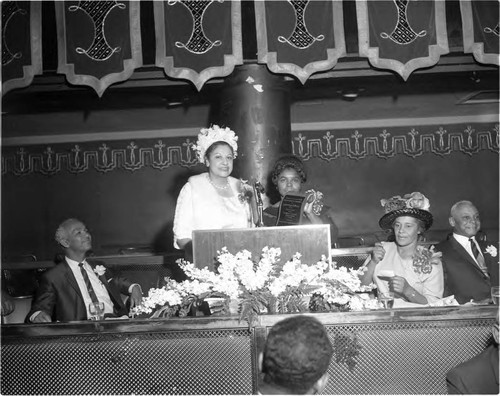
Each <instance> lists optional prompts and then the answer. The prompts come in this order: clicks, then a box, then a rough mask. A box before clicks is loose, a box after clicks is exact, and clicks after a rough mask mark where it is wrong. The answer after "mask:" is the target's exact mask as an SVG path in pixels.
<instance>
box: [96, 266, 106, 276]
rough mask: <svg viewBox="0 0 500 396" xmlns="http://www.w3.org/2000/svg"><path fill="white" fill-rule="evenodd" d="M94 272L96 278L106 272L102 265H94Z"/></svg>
mask: <svg viewBox="0 0 500 396" xmlns="http://www.w3.org/2000/svg"><path fill="white" fill-rule="evenodd" d="M94 272H95V273H96V274H97V276H103V275H104V274H105V272H106V267H105V266H104V265H96V266H95V268H94Z"/></svg>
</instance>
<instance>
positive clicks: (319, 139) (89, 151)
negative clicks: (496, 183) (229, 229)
mask: <svg viewBox="0 0 500 396" xmlns="http://www.w3.org/2000/svg"><path fill="white" fill-rule="evenodd" d="M195 140H196V137H195V136H193V137H190V138H181V137H179V138H166V139H136V140H127V141H110V142H104V141H103V142H84V143H71V144H70V143H67V144H53V145H44V146H38V145H37V146H18V147H5V146H4V147H3V149H2V151H3V153H2V154H3V155H2V175H10V176H26V175H29V174H41V175H47V176H49V175H54V174H57V173H59V172H69V173H74V174H78V173H82V172H87V171H91V170H95V171H98V172H102V173H108V172H112V171H116V170H126V171H130V172H134V171H137V170H139V169H143V168H152V169H157V170H162V169H165V168H168V167H172V166H179V167H185V168H190V167H194V166H196V165H197V161H196V156H195V153H194V151H193V150H192V148H191V144H192V143H193V142H194V141H195ZM292 145H293V152H294V153H295V154H296V155H298V156H300V157H301V158H303V159H304V160H306V161H307V160H309V159H311V158H317V159H321V160H322V161H326V162H330V161H333V160H336V159H339V158H342V157H344V158H348V159H350V160H354V161H360V160H363V159H365V158H370V157H371V158H381V159H388V158H392V157H396V156H406V157H410V158H416V157H420V156H422V155H424V154H431V155H437V156H441V157H444V156H448V155H450V154H452V153H462V154H464V155H467V156H473V155H477V154H479V153H480V152H482V151H491V152H495V153H498V147H499V126H498V124H456V125H447V126H442V125H430V126H429V125H426V126H421V127H418V126H415V127H387V128H366V129H362V130H360V129H355V130H326V131H323V130H322V131H296V132H294V133H293V137H292Z"/></svg>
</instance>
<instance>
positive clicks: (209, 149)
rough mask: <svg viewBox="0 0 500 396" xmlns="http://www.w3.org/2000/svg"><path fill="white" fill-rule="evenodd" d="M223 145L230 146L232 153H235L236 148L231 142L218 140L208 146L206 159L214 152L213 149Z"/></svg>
mask: <svg viewBox="0 0 500 396" xmlns="http://www.w3.org/2000/svg"><path fill="white" fill-rule="evenodd" d="M222 145H226V146H227V147H229V148H230V149H231V153H233V154H234V150H233V148H232V147H231V145H230V144H229V143H227V142H224V141H223V140H218V141H216V142H213V143H212V144H211V145H210V146H208V148H207V150H206V151H205V159H208V157H210V154H212V151H214V150H215V148H216V147H219V146H222Z"/></svg>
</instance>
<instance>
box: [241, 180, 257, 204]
mask: <svg viewBox="0 0 500 396" xmlns="http://www.w3.org/2000/svg"><path fill="white" fill-rule="evenodd" d="M252 197H253V187H252V186H251V185H250V184H248V180H243V179H240V188H239V193H238V199H239V200H240V202H241V203H246V202H250V200H251V199H252Z"/></svg>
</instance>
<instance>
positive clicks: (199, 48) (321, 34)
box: [1, 0, 499, 96]
mask: <svg viewBox="0 0 500 396" xmlns="http://www.w3.org/2000/svg"><path fill="white" fill-rule="evenodd" d="M450 3H452V2H447V1H444V0H425V1H417V0H376V1H375V0H373V1H372V0H356V1H355V2H351V1H350V0H349V1H347V0H346V1H344V0H273V1H263V0H259V1H255V2H253V4H254V7H255V27H256V33H255V37H251V36H248V38H247V37H245V42H244V43H243V42H242V36H243V33H244V32H243V31H242V30H243V25H242V23H243V21H245V23H246V24H248V23H253V22H251V21H250V20H249V19H248V18H243V17H244V16H245V15H246V16H248V15H247V14H246V13H245V15H242V3H241V0H168V1H159V0H158V1H156V0H155V1H154V2H153V14H154V24H153V23H149V21H148V20H147V18H146V16H147V15H148V13H147V12H146V13H145V15H144V16H143V17H144V18H143V19H142V21H141V15H140V8H141V2H140V1H121V0H115V1H56V2H54V4H55V20H56V24H57V44H58V69H57V71H58V72H59V73H62V74H64V75H65V76H66V78H67V81H68V82H69V83H70V84H75V85H87V86H90V87H92V88H93V89H94V90H95V91H96V92H97V94H98V95H99V96H102V95H103V93H104V91H105V90H106V89H107V88H108V87H109V86H110V85H111V84H114V83H116V82H121V81H124V80H127V79H128V78H130V77H131V75H132V73H133V72H134V70H135V69H137V68H139V67H141V66H142V56H143V51H142V41H141V28H142V29H143V31H149V32H150V33H151V34H152V30H153V29H154V30H155V37H156V42H155V47H156V59H155V65H156V66H157V67H160V68H162V69H163V70H164V72H165V74H166V76H168V77H170V78H173V79H182V80H186V81H190V82H192V83H193V84H194V85H195V86H196V88H197V89H198V90H201V88H202V87H203V85H204V84H205V83H206V82H207V81H208V80H209V79H211V78H216V77H219V78H220V77H225V76H228V75H229V74H231V73H232V72H233V70H234V68H235V66H237V65H241V64H243V50H244V49H246V48H243V45H249V46H250V47H251V46H252V45H253V43H252V40H256V50H257V59H256V61H257V62H258V63H262V64H265V65H266V66H267V67H268V69H269V70H270V71H271V72H273V73H277V74H288V75H291V76H294V77H296V78H297V79H298V80H300V81H301V82H302V83H305V82H306V81H307V80H308V79H309V78H310V77H311V75H312V74H314V73H317V72H320V71H327V70H332V69H334V68H335V67H338V66H337V63H338V62H339V59H340V58H342V57H345V56H347V55H346V54H347V49H349V48H347V49H346V42H347V43H348V44H349V45H352V41H353V40H352V38H353V37H351V36H347V40H346V32H354V31H355V30H354V29H353V27H352V26H346V25H345V23H344V14H345V15H346V18H347V19H346V21H347V22H346V23H349V21H351V20H350V19H349V17H350V16H351V14H350V13H349V12H348V11H350V10H354V9H355V10H356V16H355V17H356V19H355V20H353V21H352V22H353V23H355V24H356V25H357V32H358V35H357V39H358V50H359V56H361V57H365V58H367V59H368V61H369V63H370V64H371V65H372V66H374V67H376V68H378V69H385V70H392V71H395V72H396V73H398V74H399V75H401V76H402V78H403V79H404V80H407V79H408V78H409V76H410V74H411V73H412V72H414V71H415V70H417V69H420V68H428V67H432V66H434V65H436V64H437V63H438V62H439V60H440V57H441V55H443V54H447V53H448V52H449V46H448V35H447V24H446V11H447V7H450ZM459 4H460V11H461V16H462V30H463V32H462V33H463V43H464V52H465V53H472V54H473V56H474V58H475V60H476V61H478V62H480V63H485V64H494V65H497V66H498V65H499V23H498V13H499V2H498V1H497V0H485V1H472V0H460V2H459ZM1 7H2V8H1V9H2V79H3V83H2V88H3V90H2V94H3V93H5V92H8V91H9V90H11V89H13V88H20V87H25V86H27V85H29V84H30V83H31V82H32V80H33V76H34V75H36V74H41V73H42V59H41V58H42V37H41V32H42V27H41V23H42V18H41V8H42V2H40V1H34V2H20V1H3V2H2V3H1ZM455 9H456V10H457V14H458V6H457V5H455ZM246 10H247V8H244V10H243V11H246ZM153 14H152V15H153ZM449 14H450V13H449ZM249 15H251V14H249ZM452 15H453V14H452ZM352 17H353V18H354V15H352ZM145 18H146V19H145ZM145 21H146V25H143V26H141V22H142V23H143V24H144V22H145ZM44 22H45V19H44ZM245 26H246V25H245ZM252 32H253V30H252V29H248V30H247V29H245V33H247V34H250V33H252ZM45 40H47V38H45ZM51 44H52V43H51ZM353 48H355V47H353ZM349 50H350V51H349V55H358V54H356V53H355V52H354V51H355V50H354V49H353V50H351V49H349ZM252 52H253V47H252Z"/></svg>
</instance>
